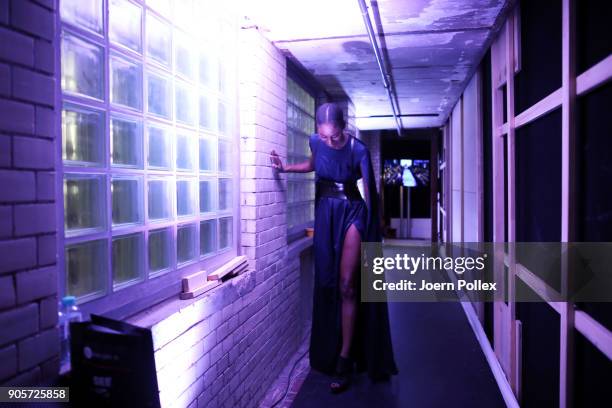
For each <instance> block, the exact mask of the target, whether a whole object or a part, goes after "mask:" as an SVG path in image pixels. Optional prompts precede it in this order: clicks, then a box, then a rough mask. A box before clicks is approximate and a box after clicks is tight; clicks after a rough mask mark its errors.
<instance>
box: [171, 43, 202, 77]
mask: <svg viewBox="0 0 612 408" xmlns="http://www.w3.org/2000/svg"><path fill="white" fill-rule="evenodd" d="M174 38H175V46H174V64H175V66H176V72H177V73H179V74H181V75H184V76H185V77H187V78H189V79H191V80H195V75H196V66H195V61H196V59H195V56H194V54H193V53H194V50H197V48H196V46H195V45H194V44H193V43H192V42H191V41H190V40H188V39H187V37H186V36H184V35H181V36H178V35H175V37H174Z"/></svg>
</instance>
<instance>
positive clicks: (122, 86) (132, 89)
mask: <svg viewBox="0 0 612 408" xmlns="http://www.w3.org/2000/svg"><path fill="white" fill-rule="evenodd" d="M110 70H111V93H110V94H111V102H113V103H117V104H120V105H125V106H129V107H130V108H134V109H138V110H141V109H142V65H140V64H132V63H130V62H127V61H126V60H124V59H120V58H117V57H112V58H111V59H110Z"/></svg>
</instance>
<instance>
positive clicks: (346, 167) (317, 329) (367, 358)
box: [270, 103, 397, 393]
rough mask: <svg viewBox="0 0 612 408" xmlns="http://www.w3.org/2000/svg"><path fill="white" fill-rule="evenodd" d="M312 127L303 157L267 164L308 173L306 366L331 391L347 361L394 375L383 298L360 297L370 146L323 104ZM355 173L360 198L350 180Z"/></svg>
mask: <svg viewBox="0 0 612 408" xmlns="http://www.w3.org/2000/svg"><path fill="white" fill-rule="evenodd" d="M316 123H317V133H316V134H313V135H312V136H310V141H309V143H310V150H311V153H312V154H311V156H310V159H309V160H307V161H305V162H303V163H297V164H290V165H283V163H282V161H281V160H280V158H279V157H278V155H277V154H276V152H275V151H272V152H271V154H270V160H271V162H272V166H273V167H274V168H276V169H277V170H278V171H281V172H296V173H305V172H310V171H313V170H314V171H315V182H316V199H315V222H314V263H315V282H314V300H313V315H312V331H311V337H310V365H311V366H312V367H313V368H314V369H316V370H318V371H321V372H324V373H328V374H335V377H334V379H333V381H332V382H331V384H330V390H331V391H332V392H335V393H337V392H341V391H343V390H345V389H346V388H347V387H348V386H349V384H350V379H351V373H352V371H353V368H354V367H353V365H354V364H355V363H356V365H357V369H358V370H360V371H361V370H367V371H368V374H369V375H370V377H371V378H372V379H373V380H377V379H384V378H388V377H389V376H390V375H392V374H397V368H396V366H395V361H394V359H393V350H392V346H391V336H390V332H389V319H388V312H387V304H386V303H367V302H364V303H361V302H360V300H359V270H360V249H361V242H380V241H381V232H380V224H379V212H378V194H377V191H376V183H375V179H374V171H373V169H372V163H371V160H370V152H369V151H368V148H367V147H366V145H365V144H364V143H363V142H361V141H360V140H358V139H356V138H355V137H354V136H352V135H350V134H349V133H348V132H347V131H345V121H344V114H343V112H342V109H340V107H339V106H338V105H336V104H333V103H326V104H323V105H321V106H320V107H319V109H317V113H316ZM360 178H363V186H364V188H363V190H364V196H365V197H363V198H362V196H361V194H360V192H359V190H358V188H357V180H359V179H360Z"/></svg>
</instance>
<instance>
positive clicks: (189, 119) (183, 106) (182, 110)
mask: <svg viewBox="0 0 612 408" xmlns="http://www.w3.org/2000/svg"><path fill="white" fill-rule="evenodd" d="M175 91H176V94H175V106H176V120H177V122H182V123H184V124H186V125H191V126H195V121H196V110H195V108H196V99H195V93H194V92H193V91H192V88H191V87H190V86H189V85H187V83H184V82H177V83H176V87H175Z"/></svg>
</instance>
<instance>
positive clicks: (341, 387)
mask: <svg viewBox="0 0 612 408" xmlns="http://www.w3.org/2000/svg"><path fill="white" fill-rule="evenodd" d="M352 374H353V360H351V359H350V358H344V357H342V356H339V357H338V362H337V364H336V374H335V375H334V377H333V379H332V382H331V383H330V384H329V390H330V391H331V392H332V393H333V394H339V393H341V392H343V391H346V389H347V388H348V387H349V386H350V385H351V376H352Z"/></svg>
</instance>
